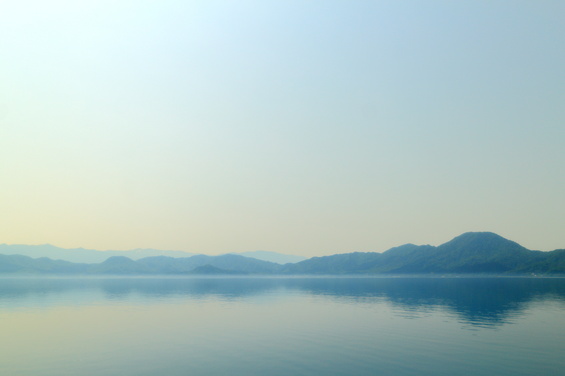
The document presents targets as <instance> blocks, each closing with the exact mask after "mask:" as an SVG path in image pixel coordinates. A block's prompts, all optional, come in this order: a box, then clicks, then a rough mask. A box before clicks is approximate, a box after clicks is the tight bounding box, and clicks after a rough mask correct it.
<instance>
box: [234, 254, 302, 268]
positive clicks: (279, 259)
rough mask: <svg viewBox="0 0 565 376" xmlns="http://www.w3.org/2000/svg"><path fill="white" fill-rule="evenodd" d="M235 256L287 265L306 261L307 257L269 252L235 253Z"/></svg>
mask: <svg viewBox="0 0 565 376" xmlns="http://www.w3.org/2000/svg"><path fill="white" fill-rule="evenodd" d="M235 254H236V255H241V256H245V257H251V258H255V259H257V260H263V261H270V262H274V263H276V264H281V265H284V264H288V263H293V264H294V263H297V262H300V261H304V260H307V259H308V257H303V256H295V255H285V254H282V253H277V252H269V251H252V252H241V253H235Z"/></svg>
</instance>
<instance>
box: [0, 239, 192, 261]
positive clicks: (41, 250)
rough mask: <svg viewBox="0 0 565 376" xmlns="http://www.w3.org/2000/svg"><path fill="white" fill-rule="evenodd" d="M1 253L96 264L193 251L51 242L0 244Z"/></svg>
mask: <svg viewBox="0 0 565 376" xmlns="http://www.w3.org/2000/svg"><path fill="white" fill-rule="evenodd" d="M0 254H2V255H22V256H29V257H32V258H40V257H48V258H50V259H52V260H63V261H70V262H75V263H84V264H97V263H101V262H103V261H105V260H107V259H108V258H110V257H113V256H125V257H127V258H129V259H132V260H139V259H142V258H144V257H151V256H169V257H189V256H192V255H194V253H190V252H184V251H163V250H158V249H150V248H147V249H132V250H129V251H111V250H110V251H98V250H94V249H85V248H60V247H56V246H54V245H51V244H42V245H24V244H0Z"/></svg>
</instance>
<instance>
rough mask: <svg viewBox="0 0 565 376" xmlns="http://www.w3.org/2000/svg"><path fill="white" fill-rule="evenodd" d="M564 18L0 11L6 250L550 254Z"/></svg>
mask: <svg viewBox="0 0 565 376" xmlns="http://www.w3.org/2000/svg"><path fill="white" fill-rule="evenodd" d="M564 19H565V3H564V2H562V1H536V2H533V1H457V2H455V1H426V2H424V1H139V0H137V1H120V0H113V1H87V2H77V1H70V0H69V1H64V0H60V1H50V0H43V1H39V0H23V1H21V0H20V1H5V2H2V4H1V5H0V54H1V59H0V82H1V83H2V84H1V85H0V179H1V182H0V183H1V184H0V242H1V243H9V244H12V243H23V244H42V243H51V244H54V245H57V246H61V247H65V248H73V247H85V248H95V249H131V248H160V249H178V250H185V251H189V252H202V253H209V254H217V253H224V252H232V251H233V252H238V251H250V250H258V249H262V250H270V251H278V252H284V253H293V254H301V255H305V256H316V255H325V254H333V253H342V252H350V251H384V250H386V249H388V248H390V247H392V246H397V245H400V244H403V243H407V242H412V243H416V244H440V243H442V242H445V241H447V240H449V239H451V238H452V237H454V236H456V235H459V234H460V233H462V232H466V231H493V232H497V233H499V234H500V235H502V236H505V237H507V238H510V239H512V240H515V241H517V242H519V243H520V244H522V245H524V246H526V247H528V248H531V249H541V250H551V249H555V248H565V215H564V213H565V194H564V192H565V168H564V165H565V147H564V145H565V106H564V103H565V73H564V71H565V70H564V68H563V67H565V23H564V22H563V20H564Z"/></svg>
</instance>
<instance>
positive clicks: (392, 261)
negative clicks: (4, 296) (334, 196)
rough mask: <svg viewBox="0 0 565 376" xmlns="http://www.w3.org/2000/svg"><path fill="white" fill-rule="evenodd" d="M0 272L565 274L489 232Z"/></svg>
mask: <svg viewBox="0 0 565 376" xmlns="http://www.w3.org/2000/svg"><path fill="white" fill-rule="evenodd" d="M0 273H2V274H22V273H24V274H95V275H97V274H117V275H122V274H125V275H148V274H151V275H157V274H176V275H185V274H186V275H191V274H255V275H257V274H261V275H300V274H315V275H346V274H358V275H381V274H384V275H399V274H400V275H403V274H428V275H438V274H440V275H441V274H502V275H514V274H518V275H531V274H539V275H546V274H563V275H565V249H560V250H555V251H552V252H540V251H531V250H528V249H526V248H524V247H522V246H521V245H519V244H517V243H515V242H513V241H510V240H508V239H505V238H503V237H501V236H499V235H496V234H494V233H490V232H469V233H465V234H463V235H460V236H458V237H456V238H454V239H452V240H451V241H449V242H447V243H445V244H442V245H440V246H437V247H434V246H430V245H420V246H418V245H414V244H405V245H403V246H400V247H395V248H391V249H389V250H388V251H386V252H383V253H376V252H355V253H346V254H337V255H333V256H325V257H313V258H310V259H307V260H304V261H301V262H298V263H294V264H291V263H289V264H286V265H279V264H277V263H273V262H268V261H263V260H258V259H255V258H250V257H244V256H242V255H235V254H226V255H221V256H205V255H195V256H191V257H181V258H173V257H168V256H156V257H145V258H141V259H139V260H132V259H130V258H128V257H124V256H115V257H110V258H108V259H107V260H105V261H104V262H100V263H96V264H88V263H73V262H68V261H63V260H52V259H49V258H45V257H42V258H31V257H28V256H24V255H1V254H0Z"/></svg>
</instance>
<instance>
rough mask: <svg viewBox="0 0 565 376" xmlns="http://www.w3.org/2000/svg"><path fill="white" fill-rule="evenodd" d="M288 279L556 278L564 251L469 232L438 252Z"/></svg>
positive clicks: (338, 265)
mask: <svg viewBox="0 0 565 376" xmlns="http://www.w3.org/2000/svg"><path fill="white" fill-rule="evenodd" d="M283 272H284V273H291V274H383V273H386V274H432V273H433V274H446V273H455V274H462V273H465V274H467V273H479V274H484V273H489V274H531V273H540V274H548V273H549V274H560V273H565V250H555V251H552V252H540V251H531V250H528V249H526V248H524V247H522V246H521V245H519V244H517V243H515V242H513V241H510V240H508V239H505V238H503V237H501V236H499V235H497V234H494V233H491V232H468V233H465V234H463V235H460V236H458V237H456V238H454V239H452V240H451V241H449V242H447V243H444V244H442V245H440V246H437V247H434V246H430V245H420V246H418V245H414V244H405V245H403V246H400V247H395V248H391V249H389V250H388V251H386V252H383V253H375V252H365V253H364V252H355V253H347V254H338V255H333V256H325V257H313V258H311V259H308V260H305V261H302V262H299V263H296V264H292V265H286V266H285V267H284V268H283Z"/></svg>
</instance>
